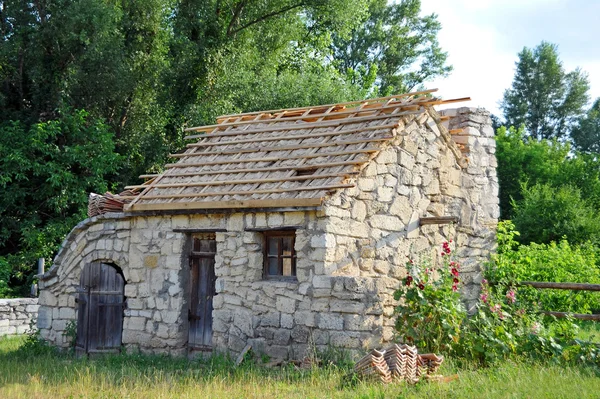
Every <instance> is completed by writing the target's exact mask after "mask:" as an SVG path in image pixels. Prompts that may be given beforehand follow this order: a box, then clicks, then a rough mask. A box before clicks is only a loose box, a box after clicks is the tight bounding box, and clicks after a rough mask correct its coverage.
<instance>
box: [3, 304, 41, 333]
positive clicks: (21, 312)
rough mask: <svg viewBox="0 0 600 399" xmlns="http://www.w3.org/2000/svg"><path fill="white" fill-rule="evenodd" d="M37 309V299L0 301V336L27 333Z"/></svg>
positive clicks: (34, 318)
mask: <svg viewBox="0 0 600 399" xmlns="http://www.w3.org/2000/svg"><path fill="white" fill-rule="evenodd" d="M38 307H39V306H38V299H37V298H14V299H0V336H3V335H15V334H26V333H28V332H29V331H30V327H31V325H32V322H33V323H35V321H36V319H37V314H38Z"/></svg>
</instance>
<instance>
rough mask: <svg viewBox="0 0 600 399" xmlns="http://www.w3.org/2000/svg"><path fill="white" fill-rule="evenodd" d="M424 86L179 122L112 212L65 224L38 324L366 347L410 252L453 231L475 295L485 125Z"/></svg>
mask: <svg viewBox="0 0 600 399" xmlns="http://www.w3.org/2000/svg"><path fill="white" fill-rule="evenodd" d="M429 92H431V91H429ZM429 92H421V93H411V94H404V95H398V96H393V97H387V98H379V99H373V100H368V101H363V102H355V103H344V104H335V105H327V106H317V107H304V108H296V109H288V110H276V111H265V112H254V113H246V114H240V115H228V116H223V117H220V118H219V119H218V121H217V122H218V124H216V125H213V126H207V127H201V128H191V129H188V131H190V133H191V135H190V136H188V138H189V139H192V140H194V142H193V143H191V144H188V145H187V149H186V151H185V152H184V153H182V154H175V155H173V156H174V157H176V158H177V159H178V161H177V162H176V163H173V164H167V165H166V169H165V172H164V173H161V174H159V175H144V176H142V177H144V178H147V179H149V180H148V181H147V182H146V183H144V184H143V185H140V186H132V187H129V188H130V189H132V190H139V192H138V193H137V194H136V195H131V196H121V197H120V198H121V199H122V200H127V201H130V202H129V203H128V204H127V205H126V206H125V208H124V210H123V211H122V212H116V213H115V212H113V213H105V214H102V215H99V216H94V217H91V218H89V219H87V220H85V221H83V222H81V223H80V224H79V225H77V226H76V227H75V228H74V229H73V230H72V231H71V233H70V234H69V235H68V236H67V238H66V239H65V241H64V243H63V246H62V249H61V250H60V252H59V253H58V255H57V256H56V258H55V260H54V264H53V267H52V268H51V269H50V270H49V271H48V272H47V273H45V274H44V275H42V276H41V278H40V287H41V288H42V290H41V294H40V298H39V304H40V308H39V316H38V327H39V329H40V331H41V335H42V337H44V338H45V339H46V340H48V341H50V342H51V343H53V344H55V345H58V346H67V345H68V342H67V338H66V335H65V330H66V329H69V326H71V327H73V326H75V325H77V347H78V350H79V351H81V352H89V353H93V352H103V351H117V350H119V349H120V348H121V346H122V345H123V346H124V347H126V348H131V349H139V350H141V351H142V352H149V353H170V354H174V355H185V354H187V353H189V352H194V351H210V350H227V351H230V352H231V353H233V354H235V353H239V352H240V351H241V350H242V349H243V348H244V347H245V346H246V345H247V344H250V345H252V347H253V349H254V350H255V351H257V352H262V353H265V354H267V355H269V356H271V357H274V358H301V357H303V356H304V355H305V353H306V350H307V348H309V347H310V348H313V347H316V348H317V349H319V348H325V347H327V346H329V345H331V346H336V347H342V348H347V349H350V350H363V349H364V348H368V347H374V346H379V345H381V344H382V343H384V342H386V341H390V340H392V339H393V337H394V328H393V325H394V319H393V317H391V316H392V314H393V309H394V305H395V302H394V300H393V297H392V293H393V292H394V290H395V289H397V288H398V286H399V284H400V282H401V280H402V279H403V277H405V276H406V262H407V260H408V259H409V258H416V259H423V258H426V257H432V258H433V259H434V260H435V257H436V256H437V254H438V252H439V248H440V245H441V243H442V242H444V241H446V240H453V243H455V244H456V254H457V256H458V258H459V260H460V261H461V263H462V267H461V273H462V280H463V281H464V285H463V286H462V288H461V289H462V294H463V297H464V300H465V302H466V303H467V304H473V303H474V301H475V300H476V298H477V287H478V284H479V282H480V279H481V276H480V267H481V264H482V261H484V260H486V259H487V257H488V255H489V252H490V250H492V249H493V247H494V245H495V225H496V222H497V218H498V196H497V194H498V182H497V179H496V172H495V167H496V160H495V156H494V152H495V142H494V138H493V130H492V127H491V122H490V118H489V113H488V112H487V111H485V110H482V109H474V108H459V109H456V110H452V111H444V112H442V113H438V112H437V111H435V110H434V108H433V106H435V105H437V104H441V103H444V101H442V100H439V99H437V98H434V97H430V96H429V95H428V93H429Z"/></svg>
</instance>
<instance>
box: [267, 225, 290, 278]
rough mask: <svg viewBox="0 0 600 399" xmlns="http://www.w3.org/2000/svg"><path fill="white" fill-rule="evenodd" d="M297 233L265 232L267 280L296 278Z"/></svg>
mask: <svg viewBox="0 0 600 399" xmlns="http://www.w3.org/2000/svg"><path fill="white" fill-rule="evenodd" d="M295 241H296V232H295V231H266V232H265V246H264V249H265V256H264V259H265V265H264V275H265V278H282V277H295V276H296V251H295V249H294V244H295Z"/></svg>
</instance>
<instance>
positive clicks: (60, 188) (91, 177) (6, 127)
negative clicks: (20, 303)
mask: <svg viewBox="0 0 600 399" xmlns="http://www.w3.org/2000/svg"><path fill="white" fill-rule="evenodd" d="M120 163H121V157H120V156H118V155H117V154H116V153H115V152H114V142H113V134H112V133H110V132H109V128H108V126H107V125H106V124H104V123H103V122H102V121H99V120H98V119H94V118H91V117H90V116H89V114H88V113H86V112H84V111H73V110H68V109H67V110H63V111H60V112H59V113H58V119H56V120H51V121H47V122H40V123H36V124H33V125H31V126H30V127H26V126H25V124H24V123H22V122H20V121H12V122H4V123H2V124H0V171H2V173H0V220H2V223H1V224H0V280H3V281H5V279H6V275H7V274H8V275H10V279H9V281H10V283H11V284H10V286H11V288H12V292H13V293H15V294H18V293H20V294H21V295H23V294H25V293H26V291H25V290H26V285H27V283H28V282H30V278H31V276H32V274H33V271H34V270H33V266H34V265H35V260H36V259H37V258H39V257H45V258H47V259H51V257H52V254H53V253H54V252H55V251H56V250H57V249H58V246H59V245H60V243H61V241H62V239H63V237H64V236H65V235H66V234H67V233H68V232H69V230H71V228H72V227H73V226H74V225H75V224H76V223H77V222H78V221H79V220H82V219H83V218H84V217H85V214H86V210H87V198H88V194H89V193H90V192H91V191H94V192H104V191H106V190H107V188H108V187H107V185H106V180H108V179H110V178H111V177H113V176H115V173H116V172H117V169H118V165H119V164H120ZM3 274H4V277H3ZM5 288H6V287H5ZM0 291H2V283H1V282H0Z"/></svg>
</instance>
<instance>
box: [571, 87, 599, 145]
mask: <svg viewBox="0 0 600 399" xmlns="http://www.w3.org/2000/svg"><path fill="white" fill-rule="evenodd" d="M571 136H572V137H573V143H574V146H575V148H576V149H577V150H579V151H581V152H583V153H588V154H600V98H598V99H596V101H595V102H594V105H592V107H591V108H590V109H589V110H588V112H587V114H586V115H585V116H584V117H583V118H581V120H580V121H579V123H578V124H577V126H575V127H574V128H573V132H572V133H571Z"/></svg>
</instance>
